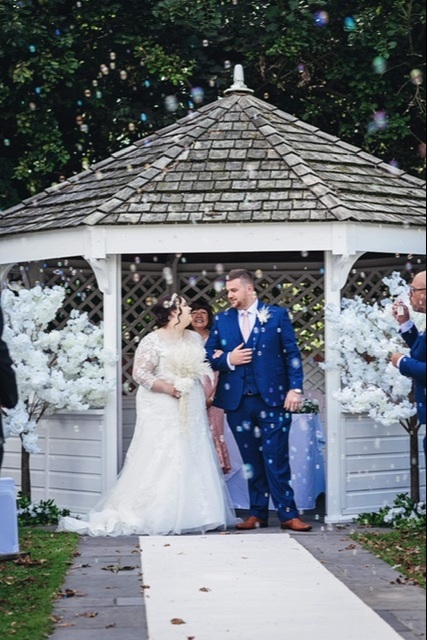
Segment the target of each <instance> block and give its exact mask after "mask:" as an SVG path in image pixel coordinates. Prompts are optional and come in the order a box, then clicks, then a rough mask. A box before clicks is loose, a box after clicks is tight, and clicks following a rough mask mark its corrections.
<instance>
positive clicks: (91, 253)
mask: <svg viewBox="0 0 427 640" xmlns="http://www.w3.org/2000/svg"><path fill="white" fill-rule="evenodd" d="M424 216H425V183H424V182H423V181H421V180H420V179H418V178H415V177H413V176H411V175H409V174H407V173H404V172H403V171H400V170H398V169H396V168H395V167H392V166H390V165H388V164H386V163H384V162H383V161H381V160H380V159H378V158H376V157H373V156H371V155H369V154H367V153H365V152H364V151H362V150H361V149H358V148H356V147H354V146H351V145H349V144H346V143H344V142H342V141H341V140H340V139H338V138H336V137H333V136H331V135H328V134H326V133H323V132H322V131H320V130H319V129H317V128H316V127H313V126H310V125H309V124H306V123H305V122H302V121H300V120H298V119H297V118H295V117H293V116H291V115H289V114H286V113H284V112H282V111H280V110H279V109H277V108H276V107H275V106H274V105H271V104H269V103H267V102H265V101H262V100H259V99H258V98H256V97H254V95H253V92H252V91H251V90H250V89H248V88H247V86H246V85H245V82H244V78H243V71H242V69H241V67H237V68H236V73H235V83H234V85H233V86H232V87H231V88H230V89H229V90H228V91H227V92H226V95H225V97H224V98H223V99H221V100H218V101H217V102H214V103H212V104H209V105H207V106H204V107H202V108H200V109H199V110H198V111H197V112H195V113H191V114H190V115H189V116H188V117H186V118H184V119H182V120H180V121H178V122H176V123H175V124H174V125H172V126H169V127H167V128H166V129H163V130H161V131H158V132H157V133H155V134H153V135H152V136H150V137H149V138H146V139H144V140H141V141H138V142H136V143H135V144H133V145H131V146H130V147H128V148H126V149H124V150H122V151H120V152H119V153H116V154H114V155H113V156H112V157H110V158H108V159H106V160H105V161H103V162H100V163H98V164H96V165H94V166H93V167H91V168H90V169H89V170H87V171H85V172H84V173H81V174H79V175H77V176H74V177H72V178H70V179H69V180H67V181H64V182H62V183H61V184H59V185H55V186H54V187H52V188H50V189H47V190H46V191H45V192H43V193H41V194H39V195H37V196H35V197H32V198H30V199H28V200H26V201H24V202H23V203H22V204H20V205H19V206H17V207H14V208H13V209H10V210H8V211H4V212H2V213H0V278H1V280H2V282H3V284H4V283H5V282H6V280H7V278H8V277H12V276H14V275H15V276H16V275H17V274H18V275H20V277H22V278H24V279H25V278H26V277H28V278H29V279H31V280H32V281H33V282H34V281H35V280H40V279H43V280H44V282H45V283H47V284H52V283H55V282H61V281H62V282H64V280H66V282H67V285H66V286H67V287H68V292H69V301H68V304H69V305H72V306H74V307H77V308H85V309H87V310H89V312H90V313H91V315H92V316H93V317H96V318H97V319H99V318H103V320H104V325H105V344H106V346H107V347H109V348H110V349H113V350H115V351H116V352H118V353H121V354H122V357H121V358H119V360H118V364H117V369H116V371H115V375H116V378H117V387H116V391H115V392H114V393H112V394H111V396H110V399H109V401H108V405H107V406H106V407H105V411H100V412H99V411H98V412H92V413H91V412H89V417H88V416H71V417H70V416H58V417H56V418H55V419H54V420H53V423H54V425H53V426H52V429H53V428H56V429H60V430H62V432H61V433H62V435H61V438H62V445H61V446H60V447H59V448H58V449H55V448H54V449H52V447H53V445H52V442H53V440H55V438H56V436H55V437H54V436H53V435H52V433H51V432H50V431H49V434H50V435H47V432H46V452H45V454H44V458H41V460H42V462H41V463H40V465H39V467H38V468H37V470H36V472H35V474H36V475H37V482H36V484H37V486H39V487H40V491H41V492H43V491H45V492H47V491H49V497H57V499H58V502H60V503H62V504H63V506H69V507H70V506H71V508H74V509H76V510H78V509H80V510H81V511H85V510H87V509H88V508H90V507H91V506H92V504H93V503H94V501H95V499H97V498H98V497H99V495H100V494H102V493H104V492H105V491H106V490H108V488H109V487H110V486H111V485H112V483H113V482H114V480H115V478H116V476H117V471H118V469H119V468H120V467H121V464H122V460H123V451H124V450H125V449H126V445H127V442H128V441H129V438H130V435H131V428H132V422H133V416H134V386H133V385H132V380H131V373H130V371H131V360H132V354H133V351H134V349H135V343H136V342H137V340H138V339H139V337H140V335H141V333H143V332H144V331H146V330H148V329H150V328H151V326H152V321H151V319H150V317H149V307H150V304H152V299H153V298H155V296H156V295H158V294H159V293H161V291H162V290H164V289H165V288H167V287H168V288H170V289H172V288H179V289H180V290H181V291H182V292H183V293H186V294H187V295H189V296H190V297H192V298H194V297H200V296H209V297H210V298H214V301H216V303H217V304H218V306H221V305H222V304H223V291H222V286H221V281H222V280H223V278H224V275H223V273H224V271H226V270H227V269H228V268H229V267H230V266H235V265H237V264H239V265H244V266H249V267H251V268H252V269H253V270H254V271H255V272H256V275H257V281H258V284H259V287H260V292H261V294H263V295H265V297H266V298H267V299H268V300H270V301H274V302H278V303H279V304H283V303H286V304H290V306H291V307H292V309H293V312H294V316H295V317H296V319H297V320H298V322H299V324H298V326H299V330H298V331H299V338H300V341H301V347H302V349H303V351H304V354H305V366H306V377H307V382H308V386H309V387H310V388H313V389H315V390H320V391H322V392H323V393H324V394H325V399H326V403H325V413H324V420H325V426H326V430H327V439H328V444H327V520H328V521H330V522H338V521H343V520H346V519H350V518H352V517H354V515H355V514H356V513H358V512H360V511H361V510H369V509H375V508H377V507H379V506H382V504H383V501H384V498H390V497H391V498H393V497H394V496H395V495H396V493H398V492H399V491H400V490H403V489H404V488H405V487H406V488H407V487H408V486H409V457H408V453H407V452H405V451H403V452H402V446H403V447H404V446H405V444H403V443H404V442H405V437H404V435H403V433H401V431H402V429H401V427H400V426H399V425H396V429H395V430H393V429H391V430H390V429H385V428H384V429H382V428H381V427H379V426H378V425H373V423H371V422H370V421H369V420H368V419H367V418H366V419H365V418H363V419H362V420H361V419H359V418H357V417H354V416H346V415H344V414H343V413H342V411H341V407H340V404H339V403H338V402H337V401H336V400H335V399H334V396H333V394H334V391H335V390H336V389H337V388H339V386H340V377H339V373H338V372H336V371H327V372H326V373H323V372H322V371H321V370H320V369H319V367H318V365H317V361H318V360H319V359H323V358H326V359H328V356H329V352H330V348H331V346H332V345H333V344H334V340H335V334H334V327H333V325H332V324H331V323H329V322H328V321H327V320H326V321H325V320H324V317H323V311H322V309H323V308H324V305H325V304H326V305H330V304H335V305H337V306H339V304H340V300H341V296H342V294H343V292H344V293H350V294H354V293H362V295H365V296H370V297H375V296H377V295H379V294H380V290H381V277H382V276H383V275H386V274H389V273H390V272H391V271H392V270H393V265H395V264H399V265H400V264H401V261H400V262H399V260H397V259H396V255H397V254H398V255H400V256H411V255H414V256H423V255H424V252H425V250H424V246H425V236H424V231H425V229H424V227H425V217H424ZM406 259H407V258H403V260H404V261H405V260H406ZM409 259H411V258H409ZM420 260H422V258H420ZM17 265H20V267H19V268H18V267H17ZM215 265H216V266H215ZM358 265H359V266H360V265H362V266H361V268H358ZM398 268H400V267H398ZM17 269H18V271H17ZM19 269H20V270H19ZM323 325H324V328H323ZM316 332H318V334H319V335H316ZM90 416H92V418H91V417H90ZM90 420H92V422H93V429H94V431H93V432H92V433H94V432H95V431H96V432H97V433H98V437H97V438H95V437H93V438H92V436H88V438H89V439H91V438H92V445H91V446H92V449H93V456H94V457H96V459H97V465H98V466H97V469H98V472H97V473H98V475H97V480H96V482H94V484H93V485H91V486H92V489H90V490H87V485H88V477H89V474H90V473H91V472H89V471H88V468H86V467H84V465H83V467H82V469H83V470H82V476H81V477H79V478H76V476H75V475H74V476H73V473H74V474H75V473H76V471H75V469H76V463H75V459H74V462H72V461H71V459H69V457H70V456H72V455H75V456H77V457H79V455H80V453H79V446H80V445H79V443H80V441H81V438H83V437H84V436H83V432H84V429H83V428H81V424H82V422H85V421H90ZM77 422H78V423H79V425H77V424H76V423H77ZM73 427H74V428H73ZM77 427H78V428H77ZM46 429H47V430H49V429H50V427H49V429H48V427H46ZM67 429H68V431H67ZM89 432H90V429H89V428H88V431H87V433H89ZM70 434H73V435H70ZM99 434H101V435H99ZM381 438H383V439H384V442H385V443H386V444H385V445H384V446H385V449H384V450H383V451H380V452H379V451H378V446H377V444H374V443H377V442H378V439H381ZM387 440H388V444H387ZM48 441H49V442H50V443H51V444H49V447H48ZM51 441H52V442H51ZM70 442H72V443H73V446H72V447H71V448H70V447H69V446H68V444H69V443H70ZM393 443H394V444H393ZM55 446H56V445H55ZM81 447H82V448H86V451H87V447H88V444H87V442H86V443H83V444H81ZM89 448H90V447H89ZM9 449H10V454H9V462H8V461H7V459H6V468H7V469H9V471H10V472H11V473H13V469H14V467H16V465H17V459H16V457H17V453H16V451H15V452H14V451H13V450H12V449H13V448H12V446H10V447H9ZM95 449H96V452H95ZM53 450H55V454H54V458H56V460H57V464H58V465H59V467H60V471H61V472H62V473H60V471H59V470H58V468H57V467H55V464H54V463H52V460H50V458H51V457H52V455H53V454H52V451H53ZM71 451H74V453H71ZM67 460H68V462H67ZM396 460H403V461H404V462H401V467H400V468H402V470H403V469H404V468H406V467H407V477H402V474H399V473H397V472H396V471H395V470H394V469H396V464H395V463H396ZM58 461H59V462H58ZM67 464H68V466H69V468H70V472H69V473H68V475H67V471H66V469H67V468H68V466H67ZM79 464H80V463H79ZM358 465H359V467H358ZM77 466H79V465H77ZM397 468H398V469H399V466H397ZM71 469H73V472H72V471H71ZM390 469H393V471H390ZM403 476H404V474H403ZM52 478H56V480H55V481H52ZM73 482H74V483H75V484H74V485H73ZM55 483H56V484H55ZM89 484H90V483H89ZM83 487H86V490H85V489H84V488H83ZM70 496H73V497H72V498H70ZM65 501H68V504H64V502H65ZM70 501H71V502H72V504H71V505H70Z"/></svg>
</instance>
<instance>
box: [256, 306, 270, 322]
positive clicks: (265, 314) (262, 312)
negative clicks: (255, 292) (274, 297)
mask: <svg viewBox="0 0 427 640" xmlns="http://www.w3.org/2000/svg"><path fill="white" fill-rule="evenodd" d="M256 315H257V318H258V320H259V322H260V323H261V324H262V325H264V324H267V322H268V321H269V320H271V318H272V317H273V316H272V315H271V313H270V310H269V308H268V307H266V306H265V305H264V306H263V307H261V309H258V311H257V314H256Z"/></svg>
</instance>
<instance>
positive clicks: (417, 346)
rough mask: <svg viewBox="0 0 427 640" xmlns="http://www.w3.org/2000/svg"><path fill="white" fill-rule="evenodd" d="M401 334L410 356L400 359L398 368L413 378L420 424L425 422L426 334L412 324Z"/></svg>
mask: <svg viewBox="0 0 427 640" xmlns="http://www.w3.org/2000/svg"><path fill="white" fill-rule="evenodd" d="M402 336H403V338H404V340H405V342H406V343H407V345H408V346H409V347H410V348H411V356H410V357H405V358H403V359H402V360H401V362H400V365H399V369H400V372H401V373H402V374H403V375H404V376H407V377H408V378H413V379H414V380H415V402H416V403H417V409H418V417H419V420H420V422H421V424H426V334H425V332H424V333H419V331H418V329H417V327H416V326H415V325H414V326H413V327H412V329H410V330H409V331H407V332H406V333H403V334H402Z"/></svg>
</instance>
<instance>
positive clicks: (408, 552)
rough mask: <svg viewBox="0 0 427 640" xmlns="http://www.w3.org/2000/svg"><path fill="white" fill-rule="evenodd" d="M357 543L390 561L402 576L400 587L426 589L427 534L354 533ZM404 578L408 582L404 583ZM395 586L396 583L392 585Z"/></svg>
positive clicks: (399, 579) (399, 582)
mask: <svg viewBox="0 0 427 640" xmlns="http://www.w3.org/2000/svg"><path fill="white" fill-rule="evenodd" d="M351 537H352V538H353V540H356V541H357V542H359V543H360V544H361V545H362V546H363V547H365V548H366V549H368V550H369V551H370V552H371V553H374V554H375V555H376V556H377V557H378V558H381V559H382V560H384V561H385V562H387V563H388V564H389V565H390V566H391V567H393V569H396V570H398V571H399V573H400V574H401V576H399V577H396V580H395V583H396V584H404V583H406V584H418V585H420V586H421V587H423V588H424V589H425V587H426V532H425V530H424V531H413V530H408V531H402V530H398V531H389V532H387V533H385V532H379V531H373V532H370V533H363V534H359V533H356V534H353V535H352V536H351ZM402 576H405V578H406V579H404V580H402ZM392 584H394V583H392Z"/></svg>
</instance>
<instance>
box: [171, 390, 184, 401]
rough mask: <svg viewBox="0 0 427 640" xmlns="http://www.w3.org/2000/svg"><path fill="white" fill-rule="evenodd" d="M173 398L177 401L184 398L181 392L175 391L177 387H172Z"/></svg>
mask: <svg viewBox="0 0 427 640" xmlns="http://www.w3.org/2000/svg"><path fill="white" fill-rule="evenodd" d="M171 396H172V398H176V399H177V400H179V399H180V398H181V396H182V393H181V391H178V389H175V387H172V393H171Z"/></svg>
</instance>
